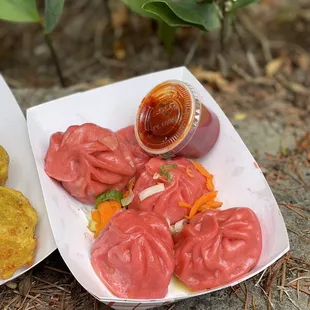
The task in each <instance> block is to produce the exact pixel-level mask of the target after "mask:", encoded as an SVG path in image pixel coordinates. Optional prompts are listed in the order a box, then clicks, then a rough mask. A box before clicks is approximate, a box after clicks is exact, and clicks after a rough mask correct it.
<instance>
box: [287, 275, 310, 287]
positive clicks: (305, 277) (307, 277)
mask: <svg viewBox="0 0 310 310" xmlns="http://www.w3.org/2000/svg"><path fill="white" fill-rule="evenodd" d="M303 279H310V276H301V277H298V278H296V279H293V280H292V281H290V282H289V283H287V285H290V284H292V283H294V282H296V281H299V280H303Z"/></svg>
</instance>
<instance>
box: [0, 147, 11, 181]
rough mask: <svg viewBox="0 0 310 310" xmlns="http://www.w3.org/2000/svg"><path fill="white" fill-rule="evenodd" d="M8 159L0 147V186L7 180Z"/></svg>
mask: <svg viewBox="0 0 310 310" xmlns="http://www.w3.org/2000/svg"><path fill="white" fill-rule="evenodd" d="M9 163H10V158H9V155H8V153H7V152H6V150H5V149H4V148H3V147H2V146H1V145H0V186H3V185H4V184H5V182H6V180H7V179H8V173H9Z"/></svg>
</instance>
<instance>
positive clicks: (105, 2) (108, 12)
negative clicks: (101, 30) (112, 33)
mask: <svg viewBox="0 0 310 310" xmlns="http://www.w3.org/2000/svg"><path fill="white" fill-rule="evenodd" d="M102 4H103V8H104V13H105V14H106V17H107V24H108V25H109V26H111V16H112V13H111V9H110V6H109V0H102Z"/></svg>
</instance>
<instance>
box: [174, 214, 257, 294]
mask: <svg viewBox="0 0 310 310" xmlns="http://www.w3.org/2000/svg"><path fill="white" fill-rule="evenodd" d="M174 242H175V274H176V276H177V277H179V278H180V280H181V281H183V282H184V283H185V284H186V285H187V286H188V287H189V288H190V289H192V290H193V291H200V290H205V289H210V288H214V287H217V286H220V285H224V284H227V283H229V282H231V281H234V280H236V279H238V278H240V277H242V276H243V275H245V274H246V273H248V272H249V271H250V270H251V269H252V268H253V267H254V266H255V265H256V264H257V262H258V259H259V257H260V255H261V251H262V233H261V227H260V224H259V221H258V218H257V217H256V214H255V213H254V212H253V211H252V210H251V209H249V208H231V209H227V210H224V211H220V210H208V211H205V212H201V213H198V214H197V215H195V216H194V217H193V218H191V220H190V222H189V224H188V225H186V226H185V228H184V229H183V230H182V231H181V232H180V233H179V234H177V235H176V236H175V237H174Z"/></svg>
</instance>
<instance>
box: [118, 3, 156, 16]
mask: <svg viewBox="0 0 310 310" xmlns="http://www.w3.org/2000/svg"><path fill="white" fill-rule="evenodd" d="M122 1H123V2H124V3H125V4H126V5H127V6H128V7H129V8H130V9H131V10H133V11H134V12H136V13H138V14H140V15H142V16H144V17H150V18H155V19H157V16H156V15H154V14H152V13H148V12H146V11H145V10H144V9H142V6H143V5H144V4H145V3H146V2H147V1H148V0H122Z"/></svg>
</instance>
